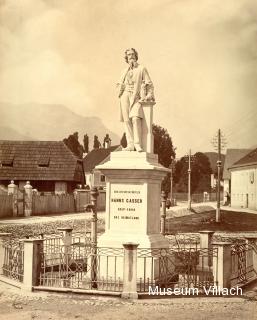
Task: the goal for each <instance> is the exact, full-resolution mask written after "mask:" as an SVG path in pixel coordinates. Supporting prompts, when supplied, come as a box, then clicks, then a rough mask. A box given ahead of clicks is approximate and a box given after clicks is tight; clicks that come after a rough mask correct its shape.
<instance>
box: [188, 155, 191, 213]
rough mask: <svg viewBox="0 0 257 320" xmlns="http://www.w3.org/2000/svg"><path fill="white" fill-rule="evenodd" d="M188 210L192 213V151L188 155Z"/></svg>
mask: <svg viewBox="0 0 257 320" xmlns="http://www.w3.org/2000/svg"><path fill="white" fill-rule="evenodd" d="M188 210H189V211H191V149H189V153H188Z"/></svg>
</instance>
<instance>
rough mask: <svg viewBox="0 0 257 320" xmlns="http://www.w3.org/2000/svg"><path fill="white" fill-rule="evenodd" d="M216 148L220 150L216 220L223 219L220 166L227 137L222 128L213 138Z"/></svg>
mask: <svg viewBox="0 0 257 320" xmlns="http://www.w3.org/2000/svg"><path fill="white" fill-rule="evenodd" d="M212 143H213V145H214V148H215V149H216V150H217V151H218V160H217V169H218V170H217V171H218V172H217V174H218V177H217V178H218V182H217V209H216V222H220V221H221V215H220V168H221V149H223V148H224V147H225V145H226V141H225V137H224V136H223V135H222V133H221V130H220V129H219V130H218V133H217V135H216V136H215V137H214V139H213V142H212Z"/></svg>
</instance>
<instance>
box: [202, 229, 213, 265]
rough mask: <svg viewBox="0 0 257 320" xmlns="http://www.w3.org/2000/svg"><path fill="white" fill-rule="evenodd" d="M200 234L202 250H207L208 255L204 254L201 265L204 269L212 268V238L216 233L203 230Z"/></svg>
mask: <svg viewBox="0 0 257 320" xmlns="http://www.w3.org/2000/svg"><path fill="white" fill-rule="evenodd" d="M199 233H200V249H207V250H206V254H205V252H204V253H203V257H202V261H201V264H202V266H203V268H207V269H208V268H209V267H211V266H212V252H211V249H212V238H213V234H214V231H208V230H203V231H199Z"/></svg>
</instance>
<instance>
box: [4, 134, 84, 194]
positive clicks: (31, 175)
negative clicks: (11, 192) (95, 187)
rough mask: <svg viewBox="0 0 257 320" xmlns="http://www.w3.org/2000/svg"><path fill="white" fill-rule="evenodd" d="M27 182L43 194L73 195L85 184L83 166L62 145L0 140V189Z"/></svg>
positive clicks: (60, 143)
mask: <svg viewBox="0 0 257 320" xmlns="http://www.w3.org/2000/svg"><path fill="white" fill-rule="evenodd" d="M11 180H14V182H15V184H17V185H19V187H20V188H21V187H22V186H24V184H25V182H26V181H27V180H28V181H30V183H31V185H32V187H33V188H35V189H37V190H38V191H42V192H46V191H47V192H56V193H59V192H68V193H69V192H72V191H73V190H74V189H75V188H76V185H77V184H84V182H85V179H84V170H83V162H82V160H81V159H79V158H77V157H76V156H75V155H74V154H73V153H72V152H71V151H70V149H69V148H68V147H67V146H66V145H65V144H64V143H63V142H62V141H9V140H0V185H4V186H6V185H8V184H9V183H10V181H11Z"/></svg>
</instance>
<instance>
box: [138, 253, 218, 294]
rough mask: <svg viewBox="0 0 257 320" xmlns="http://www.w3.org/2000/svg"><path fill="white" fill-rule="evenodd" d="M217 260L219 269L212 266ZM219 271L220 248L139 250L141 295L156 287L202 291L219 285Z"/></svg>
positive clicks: (139, 287) (139, 289) (216, 266)
mask: <svg viewBox="0 0 257 320" xmlns="http://www.w3.org/2000/svg"><path fill="white" fill-rule="evenodd" d="M213 258H216V259H215V267H213V265H212V263H210V261H211V260H213ZM217 272H218V261H217V249H199V250H196V249H193V248H190V249H182V250H178V249H175V248H166V249H138V259H137V275H138V276H140V275H141V277H139V279H138V281H137V290H138V292H149V287H152V288H153V287H156V286H158V287H159V288H165V289H174V288H180V289H181V288H197V289H198V290H199V291H201V290H203V288H204V287H205V288H208V287H211V286H214V285H217V282H216V280H215V279H217Z"/></svg>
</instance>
